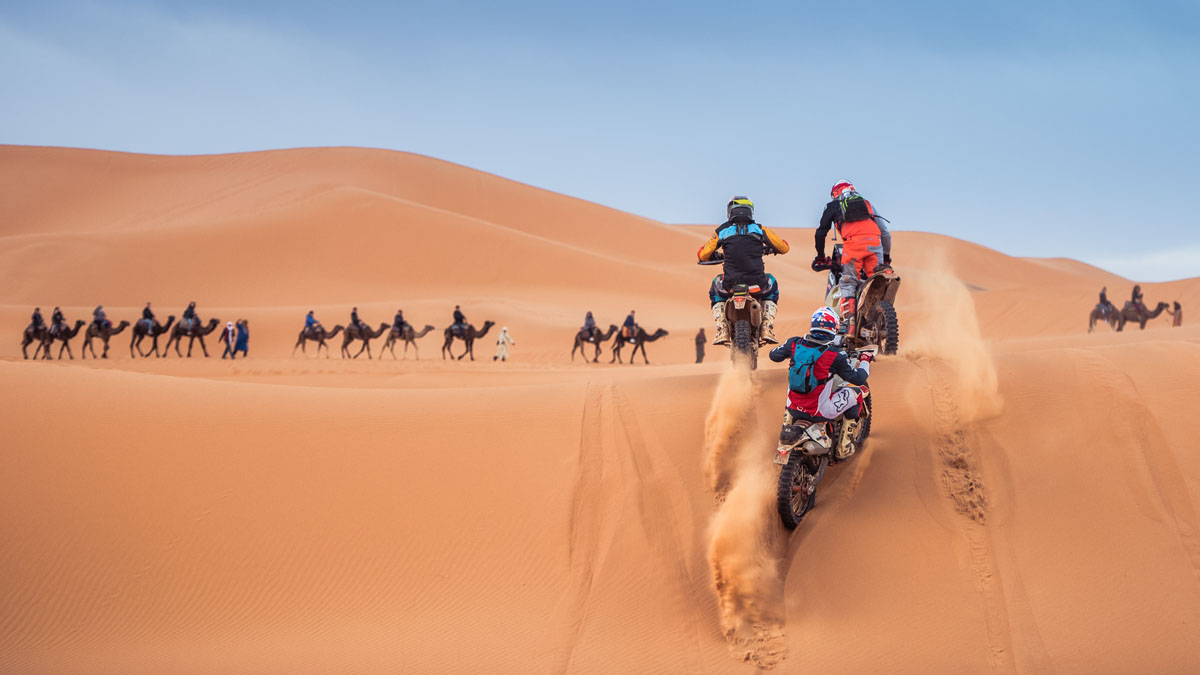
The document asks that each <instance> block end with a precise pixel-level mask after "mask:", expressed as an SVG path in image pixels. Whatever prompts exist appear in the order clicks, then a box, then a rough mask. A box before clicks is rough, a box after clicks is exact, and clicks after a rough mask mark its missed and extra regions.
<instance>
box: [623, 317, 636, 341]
mask: <svg viewBox="0 0 1200 675" xmlns="http://www.w3.org/2000/svg"><path fill="white" fill-rule="evenodd" d="M633 315H634V311H633V310H632V309H631V310H629V316H627V317H625V323H624V324H622V325H621V338H622V339H624V340H629V341H630V342H633V338H634V336H635V335H637V329H638V325H637V321H636V320H635V319H634V318H633Z"/></svg>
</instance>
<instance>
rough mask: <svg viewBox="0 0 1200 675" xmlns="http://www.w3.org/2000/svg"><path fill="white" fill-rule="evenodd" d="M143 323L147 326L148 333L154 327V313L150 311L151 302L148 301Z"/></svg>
mask: <svg viewBox="0 0 1200 675" xmlns="http://www.w3.org/2000/svg"><path fill="white" fill-rule="evenodd" d="M142 323H143V324H145V326H146V330H147V331H149V330H150V329H151V328H153V327H154V311H153V310H151V309H150V301H149V300H147V301H146V306H145V307H143V308H142Z"/></svg>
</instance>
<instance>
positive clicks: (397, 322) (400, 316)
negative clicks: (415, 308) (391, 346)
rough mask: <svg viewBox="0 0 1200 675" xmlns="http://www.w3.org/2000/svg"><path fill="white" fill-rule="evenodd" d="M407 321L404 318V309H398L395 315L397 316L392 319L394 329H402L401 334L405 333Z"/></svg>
mask: <svg viewBox="0 0 1200 675" xmlns="http://www.w3.org/2000/svg"><path fill="white" fill-rule="evenodd" d="M407 323H408V322H407V321H405V320H404V310H402V309H397V310H396V316H395V318H393V319H392V328H393V329H394V330H398V331H400V334H401V335H403V334H404V326H405V324H407Z"/></svg>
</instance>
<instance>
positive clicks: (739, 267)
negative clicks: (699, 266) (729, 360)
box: [696, 196, 791, 345]
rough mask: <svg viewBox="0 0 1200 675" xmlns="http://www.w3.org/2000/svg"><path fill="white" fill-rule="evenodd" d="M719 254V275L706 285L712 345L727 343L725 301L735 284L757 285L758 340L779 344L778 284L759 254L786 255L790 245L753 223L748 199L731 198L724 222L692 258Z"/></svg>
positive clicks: (752, 214)
mask: <svg viewBox="0 0 1200 675" xmlns="http://www.w3.org/2000/svg"><path fill="white" fill-rule="evenodd" d="M718 250H720V251H721V255H722V258H721V259H722V260H723V261H724V264H723V265H722V269H721V274H718V275H717V276H716V277H714V278H713V280H712V284H710V285H709V290H708V300H709V304H711V305H712V315H713V320H714V321H716V323H717V334H716V336H715V337H713V344H714V345H726V344H729V331H728V330H727V329H726V326H725V300H726V299H727V298H728V297H729V294H730V293H731V292H732V289H733V286H734V285H735V284H747V285H750V286H755V285H756V286H758V287H759V288H760V289H762V290H761V291H760V292H759V293H757V294H755V295H756V297H759V298H761V299H762V301H763V320H762V340H763V342H766V343H768V344H779V340H777V339H776V338H775V314H776V313H777V312H778V311H779V305H778V304H777V303H778V302H779V282H777V281H776V280H775V276H774V275H773V274H767V272H766V268H765V267H764V266H763V255H764V254H765V253H766V252H767V251H768V250H771V251H774V252H775V253H787V252H788V251H790V250H791V246H789V245H788V243H787V242H786V241H784V240H783V238H781V237H780V236H779V235H777V234H775V233H774V232H772V231H771V229H770V228H768V227H766V226H764V225H761V224H759V223H757V222H755V221H754V202H752V201H750V198H749V197H742V196H735V197H733V198H732V199H730V200H729V203H728V204H726V205H725V222H724V223H722V224H721V225H719V226H718V227H717V229H716V231H715V232H713V235H712V236H711V237H709V238H708V241H706V242H704V245H703V246H701V247H700V250H699V251H697V252H696V257H697V258H699V259H700V260H701V261H702V262H707V261H709V260H712V259H713V256H714V255H716V253H717V251H718Z"/></svg>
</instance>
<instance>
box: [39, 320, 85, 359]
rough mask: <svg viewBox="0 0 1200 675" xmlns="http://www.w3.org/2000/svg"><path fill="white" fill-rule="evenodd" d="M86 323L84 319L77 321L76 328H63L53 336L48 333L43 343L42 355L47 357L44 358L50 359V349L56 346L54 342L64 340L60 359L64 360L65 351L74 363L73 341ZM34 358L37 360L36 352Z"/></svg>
mask: <svg viewBox="0 0 1200 675" xmlns="http://www.w3.org/2000/svg"><path fill="white" fill-rule="evenodd" d="M85 323H87V322H86V321H84V320H83V319H77V320H76V321H75V327H74V328H67V327H66V326H63V327H62V329H61V330H59V331H58V332H57V333H55V334H53V335H51V334H50V332H49V331H47V332H46V339H45V341H44V342H42V350H43V351H42V353H43V354H44V355H45V356H44V357H43V358H47V359H48V358H50V348H51V347H53V346H54V341H55V340H62V346H61V347H59V348H58V358H60V359H61V358H62V353H63V350H64V349H65V350H67V356H69V357H71V360H72V361H74V360H75V355H74V354H72V353H71V340H73V339H74V338H75V336H76V335H78V334H79V329H80V328H82V327H83V324H85ZM34 358H37V352H36V350H35V351H34Z"/></svg>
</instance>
